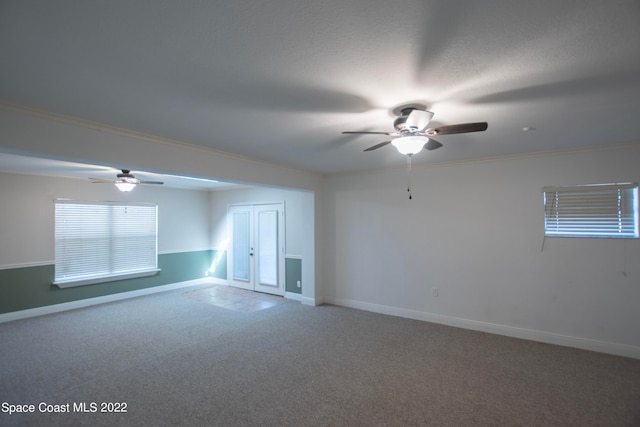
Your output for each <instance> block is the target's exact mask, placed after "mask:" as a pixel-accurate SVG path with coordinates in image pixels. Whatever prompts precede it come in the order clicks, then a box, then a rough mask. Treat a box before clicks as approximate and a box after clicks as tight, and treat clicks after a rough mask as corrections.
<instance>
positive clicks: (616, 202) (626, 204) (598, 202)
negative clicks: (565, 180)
mask: <svg viewBox="0 0 640 427" xmlns="http://www.w3.org/2000/svg"><path fill="white" fill-rule="evenodd" d="M542 191H543V192H544V227H545V236H550V237H617V238H637V237H638V184H636V183H625V184H596V185H580V186H575V187H544V188H543V189H542Z"/></svg>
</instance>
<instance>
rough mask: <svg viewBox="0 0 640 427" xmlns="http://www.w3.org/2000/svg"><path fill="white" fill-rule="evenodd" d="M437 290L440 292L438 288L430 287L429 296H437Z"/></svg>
mask: <svg viewBox="0 0 640 427" xmlns="http://www.w3.org/2000/svg"><path fill="white" fill-rule="evenodd" d="M439 292H440V289H438V288H431V296H432V297H437V296H438V293H439Z"/></svg>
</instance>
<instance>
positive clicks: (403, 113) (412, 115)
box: [342, 105, 488, 156]
mask: <svg viewBox="0 0 640 427" xmlns="http://www.w3.org/2000/svg"><path fill="white" fill-rule="evenodd" d="M394 111H399V113H400V116H399V117H398V118H396V119H395V120H394V122H393V127H394V128H395V132H377V131H373V132H370V131H345V132H342V133H343V134H361V135H389V136H391V137H392V138H390V139H388V140H386V141H383V142H381V143H379V144H376V145H374V146H372V147H369V148H367V149H365V150H364V151H373V150H377V149H378V148H382V147H384V146H385V145H387V144H392V145H393V146H394V147H396V149H397V150H398V151H399V152H400V153H401V154H405V155H407V156H411V155H413V154H416V153H418V152H420V151H421V150H422V149H425V150H435V149H437V148H440V147H442V144H441V143H440V142H438V141H436V140H435V139H433V138H432V137H434V136H439V135H451V134H455V133H469V132H481V131H485V130H487V127H488V124H487V122H474V123H461V124H456V125H448V126H439V127H433V128H427V126H428V125H429V122H430V121H431V118H433V113H432V112H431V111H427V110H425V109H424V107H422V106H417V105H411V106H403V107H399V108H397V109H395V110H394Z"/></svg>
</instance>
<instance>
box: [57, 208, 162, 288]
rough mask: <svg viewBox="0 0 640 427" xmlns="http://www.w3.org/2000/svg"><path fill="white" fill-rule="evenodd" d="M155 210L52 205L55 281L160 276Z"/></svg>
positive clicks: (75, 283) (88, 281) (60, 283)
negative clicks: (53, 213)
mask: <svg viewBox="0 0 640 427" xmlns="http://www.w3.org/2000/svg"><path fill="white" fill-rule="evenodd" d="M157 210H158V208H157V206H156V205H152V204H140V203H137V204H123V203H117V202H78V201H71V200H56V201H55V257H56V260H55V279H54V282H53V283H54V284H56V285H58V286H60V287H69V286H79V285H87V284H91V283H99V282H106V281H110V280H119V279H125V278H131V277H140V276H148V275H151V274H155V273H156V272H158V271H159V270H158V255H157V229H158V227H157Z"/></svg>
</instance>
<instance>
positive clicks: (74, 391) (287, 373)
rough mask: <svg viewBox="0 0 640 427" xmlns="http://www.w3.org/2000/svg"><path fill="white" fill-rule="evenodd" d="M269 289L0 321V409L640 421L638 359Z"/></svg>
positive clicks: (231, 422) (89, 420) (297, 418)
mask: <svg viewBox="0 0 640 427" xmlns="http://www.w3.org/2000/svg"><path fill="white" fill-rule="evenodd" d="M281 302H282V303H280V304H276V305H273V306H271V307H268V308H264V309H260V310H255V311H242V310H237V309H229V308H225V307H221V306H218V305H214V304H211V303H210V302H207V301H203V300H198V299H196V298H193V295H191V296H189V295H188V294H186V295H185V291H180V292H178V291H175V292H167V293H163V294H156V295H150V296H145V297H140V298H136V299H131V300H126V301H120V302H115V303H110V304H104V305H100V306H95V307H90V308H86V309H80V310H74V311H70V312H65V313H58V314H53V315H48V316H42V317H38V318H32V319H26V320H20V321H15V322H10V323H5V324H0V345H1V347H0V361H1V364H0V404H2V405H3V406H2V408H3V409H2V413H0V425H3V426H5V425H29V426H31V425H33V426H56V425H60V426H68V425H91V426H100V425H104V426H114V425H122V426H129V425H130V426H144V425H149V426H162V425H166V426H177V425H185V426H198V425H212V426H217V425H219V426H245V425H246V426H345V425H349V426H414V425H415V426H418V425H420V426H421V425H425V426H428V425H433V426H488V425H492V426H511V425H513V426H516V425H517V426H572V425H575V426H596V425H598V426H634V425H635V426H638V425H640V360H634V359H627V358H622V357H617V356H610V355H605V354H599V353H592V352H587V351H582V350H576V349H570V348H564V347H557V346H552V345H547V344H541V343H535V342H530V341H524V340H518V339H513V338H508V337H502V336H496V335H491V334H485V333H481V332H474V331H468V330H463V329H457V328H452V327H447V326H441V325H435V324H430V323H426V322H420V321H414V320H408V319H402V318H397V317H390V316H385V315H380V314H375V313H369V312H365V311H358V310H352V309H347V308H342V307H334V306H320V307H308V306H304V305H301V304H300V303H298V302H293V301H281ZM41 403H44V406H42V407H41V408H42V409H45V410H46V409H48V408H51V409H56V408H57V409H64V408H65V407H66V406H65V405H66V404H69V410H70V412H68V413H46V412H44V413H43V412H40V409H41V408H40V405H41ZM92 403H95V404H96V407H95V408H96V409H97V411H98V412H90V411H91V410H92V408H93V406H92ZM103 403H104V407H103ZM110 403H111V404H112V405H109V404H110ZM114 403H116V404H120V405H113V404H114ZM123 403H124V404H126V412H120V413H113V412H112V413H108V412H107V413H102V412H100V411H101V409H103V408H104V409H106V410H115V409H123V405H122V404H123ZM9 404H13V405H15V404H21V405H25V404H33V405H35V413H28V414H13V415H9V414H8V413H7V411H6V409H7V408H8V406H7V405H9ZM47 405H58V406H50V407H48V406H47ZM82 408H85V409H86V410H87V411H89V412H81V411H80V409H82ZM74 409H75V410H74Z"/></svg>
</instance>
